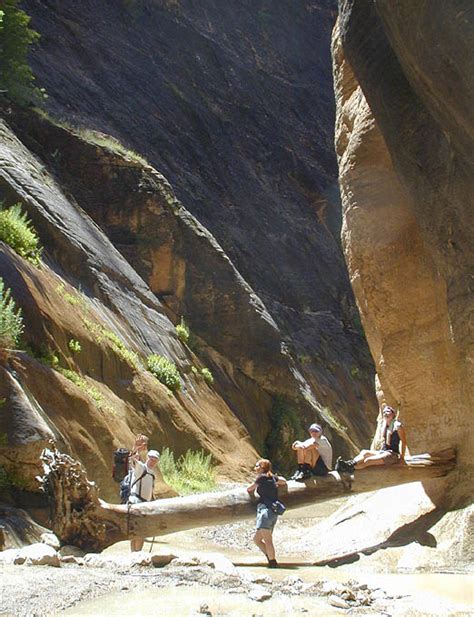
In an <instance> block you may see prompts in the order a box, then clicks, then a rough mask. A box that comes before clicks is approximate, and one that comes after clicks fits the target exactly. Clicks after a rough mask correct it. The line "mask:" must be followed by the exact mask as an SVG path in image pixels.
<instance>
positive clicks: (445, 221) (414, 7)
mask: <svg viewBox="0 0 474 617" xmlns="http://www.w3.org/2000/svg"><path fill="white" fill-rule="evenodd" d="M469 4H470V3H468V2H465V3H463V2H460V3H456V6H454V4H452V3H428V2H416V3H413V2H404V1H402V2H397V3H393V2H388V1H384V0H382V1H379V0H378V1H377V2H358V1H357V0H356V1H355V2H352V1H344V0H341V2H340V7H339V8H340V15H339V24H338V26H337V27H336V28H335V30H334V39H333V60H334V74H335V90H336V100H337V121H336V149H337V154H338V160H339V178H340V185H341V194H342V200H343V217H344V223H343V231H342V238H343V245H344V251H345V255H346V260H347V263H348V266H349V272H350V276H351V282H352V285H353V288H354V291H355V295H356V298H357V303H358V306H359V309H360V311H361V315H362V320H363V323H364V328H365V331H366V334H367V338H368V341H369V345H370V348H371V351H372V354H373V357H374V359H375V363H376V369H377V372H378V375H379V377H380V382H381V387H382V390H383V393H384V396H385V398H386V400H387V401H388V402H390V403H393V404H396V405H400V406H401V411H402V416H403V418H404V419H405V421H406V424H407V427H408V431H409V446H410V448H411V450H412V451H420V450H427V449H435V448H439V447H440V446H441V447H443V446H456V447H457V448H458V451H459V457H460V461H461V463H462V464H466V465H472V460H471V459H472V456H471V454H470V452H471V453H472V445H473V444H472V429H473V427H472V403H473V398H472V393H473V380H472V359H473V357H472V349H473V347H472V346H473V337H472V309H473V305H472V302H473V296H472V276H473V263H474V260H473V217H472V206H473V201H472V196H473V194H474V191H473V189H474V185H473V175H472V168H473V163H474V157H473V153H474V149H473V140H472V127H473V122H474V118H473V112H472V110H473V109H474V106H473V101H474V98H473V93H474V88H473V83H474V82H473V71H472V67H471V68H470V67H469V64H470V63H472V54H471V53H470V52H469V51H468V50H469V49H470V50H471V51H472V45H473V41H474V30H473V27H472V21H469V18H468V15H469V11H470V10H471V9H470V8H469ZM471 8H472V7H471ZM464 59H465V60H466V62H467V65H466V64H465V63H464Z"/></svg>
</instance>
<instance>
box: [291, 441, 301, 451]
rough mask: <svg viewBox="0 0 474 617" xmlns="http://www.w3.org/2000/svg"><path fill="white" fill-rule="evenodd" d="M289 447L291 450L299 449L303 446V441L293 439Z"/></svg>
mask: <svg viewBox="0 0 474 617" xmlns="http://www.w3.org/2000/svg"><path fill="white" fill-rule="evenodd" d="M291 448H292V449H293V450H301V449H302V448H304V446H303V442H302V441H294V442H293V443H292V445H291Z"/></svg>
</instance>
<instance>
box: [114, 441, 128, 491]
mask: <svg viewBox="0 0 474 617" xmlns="http://www.w3.org/2000/svg"><path fill="white" fill-rule="evenodd" d="M129 456H130V450H127V448H119V449H118V450H115V452H114V464H113V467H112V478H113V479H114V480H115V482H120V483H122V482H123V480H124V479H125V476H126V475H127V474H128V473H129V471H128V458H129Z"/></svg>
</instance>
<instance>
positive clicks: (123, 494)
mask: <svg viewBox="0 0 474 617" xmlns="http://www.w3.org/2000/svg"><path fill="white" fill-rule="evenodd" d="M146 475H150V476H153V479H154V478H155V474H153V473H150V472H149V471H147V470H146V469H145V471H144V472H143V473H142V475H141V476H140V477H139V478H135V482H132V476H133V470H132V469H130V471H129V472H128V473H127V475H126V476H125V478H123V480H122V481H121V482H120V503H128V499H129V497H130V495H131V492H132V488H133V487H134V486H135V484H136V483H137V482H140V480H141V479H142V478H144V477H145V476H146ZM140 486H141V485H140ZM140 491H141V488H140ZM142 501H146V500H145V499H142Z"/></svg>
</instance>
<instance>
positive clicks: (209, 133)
mask: <svg viewBox="0 0 474 617" xmlns="http://www.w3.org/2000/svg"><path fill="white" fill-rule="evenodd" d="M23 7H24V8H25V10H26V11H27V12H28V13H29V14H30V15H31V16H32V26H33V27H34V28H35V29H36V30H38V32H40V34H41V39H40V41H39V43H38V45H37V46H36V47H35V49H34V51H33V53H32V54H31V63H32V66H33V69H34V71H35V73H36V75H37V77H38V82H40V83H41V84H42V85H43V86H45V87H46V89H47V91H48V100H47V103H46V105H47V108H48V110H49V111H50V113H51V114H52V115H53V116H54V117H56V118H60V119H64V120H67V121H68V122H70V123H72V124H73V125H79V126H82V127H86V128H93V129H96V130H98V131H102V132H104V133H106V134H110V135H113V136H114V137H116V138H118V139H119V140H120V141H121V142H122V143H124V144H125V145H126V146H127V147H131V148H133V149H134V150H136V151H137V152H139V153H140V154H142V155H143V156H145V157H146V159H147V160H148V161H149V162H150V164H151V165H153V167H155V168H156V169H157V170H159V171H160V172H161V173H162V174H163V175H164V176H165V177H166V178H167V180H168V181H169V182H170V184H171V186H172V187H173V190H174V191H175V193H176V196H177V198H178V199H179V201H180V203H181V204H182V206H183V209H181V212H182V216H181V221H182V220H183V218H184V217H185V216H187V214H186V211H187V212H188V213H191V214H192V215H193V216H194V217H196V219H197V220H198V221H199V223H200V224H201V225H202V226H203V227H204V228H205V229H206V230H207V231H208V232H209V233H210V234H212V237H213V238H214V239H215V242H214V246H215V244H216V243H217V245H218V247H219V250H220V251H223V253H224V254H225V256H226V257H225V258H224V257H223V256H222V254H221V258H220V259H219V260H217V259H214V258H212V259H210V258H209V255H210V251H211V252H212V251H213V249H210V251H209V250H206V251H203V253H202V254H201V255H199V257H197V256H196V254H195V253H193V251H194V249H195V245H194V243H192V246H188V242H189V234H188V235H187V236H186V234H187V232H186V226H185V225H183V223H182V222H180V223H178V224H177V226H175V231H177V232H179V234H180V236H179V238H178V236H177V235H176V233H171V232H170V231H169V230H167V229H166V230H165V229H163V230H162V229H161V224H162V222H163V220H162V219H163V215H162V210H161V208H159V207H157V204H156V203H152V202H153V199H150V200H149V203H147V202H146V200H144V199H143V193H144V192H145V190H146V187H145V184H144V182H142V187H143V188H142V191H141V193H142V194H138V195H134V196H133V198H131V197H126V198H124V199H120V197H118V196H117V195H116V191H117V190H121V189H122V188H123V180H124V175H123V174H119V176H120V177H118V178H117V179H116V181H115V182H114V181H113V179H112V178H111V174H110V173H107V184H105V185H104V184H103V182H102V180H103V177H104V166H103V165H102V166H101V167H100V168H99V169H98V170H97V173H96V174H92V175H93V176H95V177H93V178H92V180H93V183H91V182H90V180H91V177H90V176H91V174H89V168H86V169H85V168H84V167H83V166H82V164H81V161H80V160H77V161H76V160H74V157H73V156H68V155H67V154H66V155H65V156H64V157H62V158H61V160H60V159H59V157H56V159H55V160H52V161H51V162H52V164H54V166H55V168H56V170H57V172H58V173H59V174H60V177H61V182H63V183H65V184H66V185H67V187H68V190H69V191H71V192H72V193H73V194H74V196H75V197H76V199H77V200H78V202H79V203H80V204H81V207H83V208H84V209H85V210H86V211H87V212H88V214H89V215H90V216H91V217H93V218H94V220H95V221H96V222H97V223H98V224H99V225H100V226H101V228H102V229H104V230H105V231H106V233H107V234H108V235H109V237H110V239H111V240H112V242H113V243H114V245H115V246H116V247H117V248H118V249H119V250H120V252H122V254H124V255H125V257H126V258H127V260H129V261H130V262H131V263H132V265H133V267H134V268H135V269H136V270H137V271H138V272H139V274H140V275H141V276H142V277H143V279H144V280H145V281H146V282H147V283H148V285H149V286H150V288H151V289H152V291H153V292H154V293H155V294H157V295H158V297H159V298H160V300H161V302H162V304H163V306H164V308H165V310H166V311H167V312H168V315H169V316H170V317H171V318H172V320H173V321H174V322H176V321H177V320H179V318H180V315H181V314H182V315H184V317H185V319H186V320H187V321H188V322H189V323H190V325H191V327H192V330H193V332H194V333H195V334H197V335H198V336H199V337H200V338H201V339H203V340H205V341H206V342H208V343H209V344H210V345H212V347H213V349H217V350H218V351H219V353H220V354H223V355H225V356H226V357H228V351H229V350H231V358H230V359H231V361H232V364H234V362H233V359H234V357H235V355H238V356H239V363H238V368H239V370H242V372H243V373H244V374H245V375H249V374H250V375H252V376H253V375H254V374H255V373H256V372H259V373H260V378H261V379H260V383H263V381H273V384H270V386H271V388H272V389H273V386H274V384H275V383H276V382H278V383H279V384H280V385H281V386H283V388H284V389H286V390H288V387H287V385H288V384H287V383H285V382H286V381H287V378H286V377H285V378H284V379H283V380H282V379H280V375H281V371H280V370H278V371H276V372H275V373H274V375H273V369H274V367H275V364H276V362H275V358H278V356H279V351H277V352H276V355H274V359H272V360H271V361H270V362H269V363H268V365H267V366H264V365H262V364H261V360H262V355H261V354H260V352H259V351H258V348H259V347H260V346H261V345H263V346H264V347H267V346H269V344H270V343H271V344H272V345H273V343H275V338H274V337H273V334H274V333H275V332H276V330H275V326H276V327H277V328H278V333H279V336H280V344H281V345H282V346H283V349H284V351H285V353H288V354H290V355H291V357H292V362H293V367H292V370H293V371H294V374H295V376H296V379H297V380H298V381H299V383H300V384H301V388H300V389H301V391H302V396H300V402H299V403H298V404H297V407H298V408H300V409H303V408H305V409H306V412H305V413H303V414H302V415H304V416H305V421H306V419H309V418H310V417H314V413H315V410H317V409H319V411H320V412H323V409H322V408H327V409H328V413H326V416H324V413H322V416H321V417H323V419H324V420H325V421H328V420H329V418H334V419H335V420H336V421H337V422H339V426H343V427H345V428H346V429H349V430H348V431H347V434H348V435H351V439H352V440H353V443H354V444H355V443H362V442H367V440H368V439H369V438H370V429H369V428H368V426H369V424H368V423H367V421H366V418H367V417H368V418H370V419H373V418H374V417H375V414H376V408H375V400H374V397H373V365H372V361H371V358H370V354H369V353H368V350H367V346H366V342H365V340H364V336H363V332H362V331H361V329H360V324H359V321H358V316H357V311H356V310H355V304H354V300H353V296H352V291H351V288H350V284H349V280H348V277H347V271H346V267H345V264H344V259H343V255H342V251H341V248H340V241H339V231H340V202H339V195H338V190H337V166H336V159H335V156H334V150H333V127H334V100H333V92H332V78H331V65H330V54H329V43H330V33H331V29H332V26H333V23H334V19H335V16H336V11H335V4H334V2H333V1H332V0H304V1H303V2H294V1H293V0H283V1H281V2H278V3H275V2H272V1H271V0H264V1H263V2H258V3H255V2H253V0H245V1H244V2H242V0H230V1H228V2H219V1H216V0H203V1H202V2H197V3H196V2H191V1H189V0H182V1H181V0H180V1H179V2H168V1H167V0H137V1H134V2H126V3H124V2H114V3H110V2H107V1H105V0H99V1H96V0H94V1H91V0H87V1H86V2H85V3H81V5H80V6H79V5H78V4H77V3H72V4H71V3H65V2H62V1H60V0H51V1H48V3H38V2H34V1H32V2H30V1H28V0H26V1H25V2H24V4H23ZM46 143H47V144H50V147H51V152H50V154H54V151H55V149H56V148H57V147H58V146H57V145H56V144H55V143H53V142H52V141H51V142H49V141H48V142H46ZM32 147H33V146H32ZM63 160H64V163H63ZM85 172H86V173H87V174H88V175H89V178H88V180H89V189H88V190H89V194H87V191H86V190H85V188H84V187H83V186H81V182H82V181H81V179H82V178H83V177H84V175H85ZM105 172H107V170H105ZM156 178H157V176H156V175H155V176H154V178H153V180H152V181H151V182H152V183H153V182H156V181H157V180H156ZM136 179H137V174H136V175H135V177H132V174H130V176H129V177H128V178H127V185H128V186H129V187H133V186H134V183H135V181H136ZM146 181H147V182H148V181H149V180H148V179H147V180H146ZM91 191H93V194H92V195H91ZM113 191H115V193H114V192H113ZM137 192H138V191H136V193H137ZM91 197H92V198H91ZM184 209H185V210H184ZM188 218H189V217H188ZM202 247H203V244H201V248H202ZM208 248H209V247H208ZM226 259H227V260H230V262H229V261H228V262H227V265H226V266H225V267H224V261H225V260H226ZM218 262H219V264H220V265H219V266H218V267H217V269H216V270H215V272H213V269H214V266H216V264H217V263H218ZM230 264H231V265H230ZM232 272H233V273H234V274H235V273H238V276H239V277H241V279H243V280H244V281H245V282H246V284H247V285H249V286H250V287H251V289H252V290H253V292H254V294H255V296H258V298H259V299H260V302H261V303H262V304H264V306H265V309H266V312H267V317H268V316H270V319H271V322H272V325H271V326H270V327H269V328H268V329H267V332H268V333H270V336H269V338H268V339H267V340H266V341H265V340H264V339H262V336H258V337H254V336H253V334H254V330H247V331H245V330H246V327H247V325H248V321H246V322H245V324H242V328H241V329H239V330H238V331H239V334H238V336H235V333H236V331H237V329H236V328H235V324H236V323H240V319H241V316H240V314H239V313H238V312H237V311H236V310H235V309H236V308H240V307H241V306H242V303H241V302H237V304H236V305H235V306H234V307H233V308H232V310H230V309H231V305H232V304H233V303H234V301H235V300H236V298H234V296H232V295H231V296H229V297H227V298H226V297H224V296H225V293H223V292H222V289H221V291H220V292H219V291H218V289H217V287H218V285H221V286H223V287H224V288H225V287H226V285H227V282H228V280H229V277H230V278H232V277H233V276H234V274H232ZM216 284H217V286H216ZM255 296H254V297H255ZM211 303H212V305H213V306H211ZM259 310H260V309H259ZM267 317H266V318H267ZM262 332H263V331H261V332H260V334H262ZM271 332H273V334H272V333H271ZM216 339H218V340H216ZM252 340H253V347H252V345H249V343H252ZM245 348H246V349H245ZM249 350H251V352H252V353H250V354H249V353H248V351H249ZM244 351H245V357H244V355H243V353H242V352H244ZM266 358H268V355H266ZM279 361H280V358H278V362H279ZM263 373H266V374H265V375H264V374H263ZM272 375H273V376H272ZM297 389H298V388H297ZM238 407H239V405H238V404H237V402H235V404H234V408H238ZM316 413H318V412H317V411H316ZM247 415H248V414H247ZM336 421H333V422H332V423H329V425H330V426H332V428H337V424H336ZM249 426H250V428H251V429H252V431H253V430H257V431H258V430H259V426H260V422H259V421H257V422H254V423H253V424H251V425H249ZM335 433H336V435H337V434H338V431H337V430H336V431H335ZM335 438H336V439H337V437H335ZM344 441H345V442H348V440H347V439H345V440H344ZM352 447H355V446H352Z"/></svg>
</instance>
